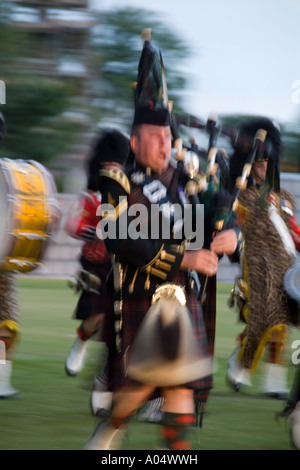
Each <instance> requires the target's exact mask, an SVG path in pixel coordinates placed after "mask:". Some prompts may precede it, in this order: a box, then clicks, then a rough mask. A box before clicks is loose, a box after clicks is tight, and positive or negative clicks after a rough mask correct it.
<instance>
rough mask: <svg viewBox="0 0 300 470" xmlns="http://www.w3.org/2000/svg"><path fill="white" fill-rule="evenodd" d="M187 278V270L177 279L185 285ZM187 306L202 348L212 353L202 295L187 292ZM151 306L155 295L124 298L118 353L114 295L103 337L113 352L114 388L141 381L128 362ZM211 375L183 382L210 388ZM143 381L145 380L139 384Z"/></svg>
mask: <svg viewBox="0 0 300 470" xmlns="http://www.w3.org/2000/svg"><path fill="white" fill-rule="evenodd" d="M185 282H186V275H185V273H180V276H178V278H177V279H176V281H175V283H176V284H177V285H181V286H184V285H185ZM186 300H187V308H188V309H189V311H190V314H191V319H192V324H193V328H194V333H195V337H196V339H197V341H198V344H199V347H200V351H201V353H203V356H208V354H209V352H208V344H207V339H206V330H205V325H204V319H203V314H202V309H201V305H200V302H199V300H198V297H197V296H196V295H192V294H187V295H186ZM150 306H151V297H147V298H136V299H132V300H131V299H130V300H125V301H123V310H122V318H123V328H122V350H121V351H120V353H117V352H116V350H115V335H114V330H113V320H114V313H113V299H112V298H111V302H110V306H108V304H107V307H108V310H107V311H106V315H105V320H104V327H103V335H102V338H101V340H102V341H106V342H107V344H108V345H109V350H110V356H109V369H110V372H109V386H110V388H111V389H112V390H113V391H116V390H119V389H121V388H124V387H125V388H126V387H129V386H134V385H138V382H136V381H134V380H132V379H131V378H129V377H128V376H125V364H126V362H125V361H126V351H127V350H128V347H130V345H131V344H132V343H133V340H134V338H135V336H136V334H137V332H138V329H139V326H140V324H141V322H142V321H143V319H144V317H145V314H146V313H147V311H148V310H149V308H150ZM211 382H212V379H211V376H208V377H207V378H202V379H198V380H195V381H192V382H189V383H187V384H182V385H183V386H185V387H187V388H190V389H193V390H199V389H201V390H202V389H203V388H204V389H209V388H210V387H211ZM139 385H141V384H139Z"/></svg>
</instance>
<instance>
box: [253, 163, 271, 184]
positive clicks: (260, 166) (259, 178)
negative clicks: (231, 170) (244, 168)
mask: <svg viewBox="0 0 300 470" xmlns="http://www.w3.org/2000/svg"><path fill="white" fill-rule="evenodd" d="M267 166H268V160H254V163H253V165H252V169H251V175H252V177H253V178H254V179H255V181H256V182H257V183H258V184H262V183H264V181H265V179H266V173H267Z"/></svg>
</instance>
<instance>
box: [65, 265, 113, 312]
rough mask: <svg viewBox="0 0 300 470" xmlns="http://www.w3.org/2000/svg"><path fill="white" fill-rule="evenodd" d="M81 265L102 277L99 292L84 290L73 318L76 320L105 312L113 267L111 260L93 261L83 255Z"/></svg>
mask: <svg viewBox="0 0 300 470" xmlns="http://www.w3.org/2000/svg"><path fill="white" fill-rule="evenodd" d="M80 263H81V266H82V268H83V269H84V270H86V271H88V272H90V273H91V274H93V275H95V276H98V277H99V278H100V279H101V286H100V288H99V294H96V293H94V292H87V291H85V290H82V291H81V293H80V297H79V299H78V302H77V305H76V307H75V310H74V313H73V318H75V319H76V320H85V319H86V318H89V317H91V316H93V315H99V314H100V313H105V310H106V305H105V303H106V298H107V295H108V293H107V276H108V273H109V270H110V268H111V263H110V261H108V262H106V263H97V264H96V263H92V262H91V261H89V260H87V259H86V258H84V257H83V256H82V257H81V258H80Z"/></svg>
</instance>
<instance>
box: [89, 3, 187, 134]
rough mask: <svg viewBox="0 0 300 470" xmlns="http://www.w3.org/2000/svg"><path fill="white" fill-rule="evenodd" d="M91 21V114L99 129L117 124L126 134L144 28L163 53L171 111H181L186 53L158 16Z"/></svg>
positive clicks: (119, 15)
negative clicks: (106, 124)
mask: <svg viewBox="0 0 300 470" xmlns="http://www.w3.org/2000/svg"><path fill="white" fill-rule="evenodd" d="M95 19H96V22H97V25H96V26H95V27H94V28H93V30H92V34H91V52H92V57H91V61H92V66H93V70H94V74H95V80H94V89H93V95H94V108H95V113H96V115H98V118H99V121H100V123H101V124H102V125H105V123H107V122H109V123H110V122H116V121H117V122H118V123H120V124H122V125H123V126H124V127H125V129H127V130H129V128H130V125H131V122H132V116H133V89H132V84H133V83H134V82H135V81H136V79H137V69H138V63H139V59H140V54H141V51H142V47H143V42H142V39H141V33H142V31H143V30H144V29H145V28H148V27H151V28H152V37H151V41H152V43H153V45H155V46H156V47H158V48H159V49H161V51H162V56H163V61H164V66H165V70H166V77H167V86H168V92H169V99H170V100H173V101H174V109H176V110H180V109H182V103H181V94H182V91H183V90H184V89H185V88H186V87H187V83H188V77H189V71H188V70H187V69H185V67H184V60H185V59H186V58H187V56H188V55H189V54H190V48H189V46H188V45H187V44H186V43H185V42H184V41H183V40H182V39H180V38H179V36H178V35H177V34H175V32H173V31H171V30H170V29H169V28H168V26H167V24H166V22H165V21H164V20H162V19H159V17H158V16H157V13H154V12H151V11H147V10H145V9H136V8H126V9H124V8H123V9H117V10H116V9H114V10H109V11H106V12H102V13H101V14H100V15H99V16H98V18H95ZM97 77H98V80H97Z"/></svg>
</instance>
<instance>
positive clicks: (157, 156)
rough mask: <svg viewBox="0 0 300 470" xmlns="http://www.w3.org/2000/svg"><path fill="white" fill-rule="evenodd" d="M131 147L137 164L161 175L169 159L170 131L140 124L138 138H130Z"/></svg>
mask: <svg viewBox="0 0 300 470" xmlns="http://www.w3.org/2000/svg"><path fill="white" fill-rule="evenodd" d="M131 147H132V150H133V152H134V154H135V158H136V161H137V162H138V163H140V164H141V165H143V166H144V167H150V168H151V170H153V171H154V172H155V173H161V172H163V171H164V170H166V169H167V167H168V164H169V161H170V157H171V129H170V127H169V126H156V125H152V124H142V125H141V126H140V129H139V132H138V136H135V135H134V136H132V137H131Z"/></svg>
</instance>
